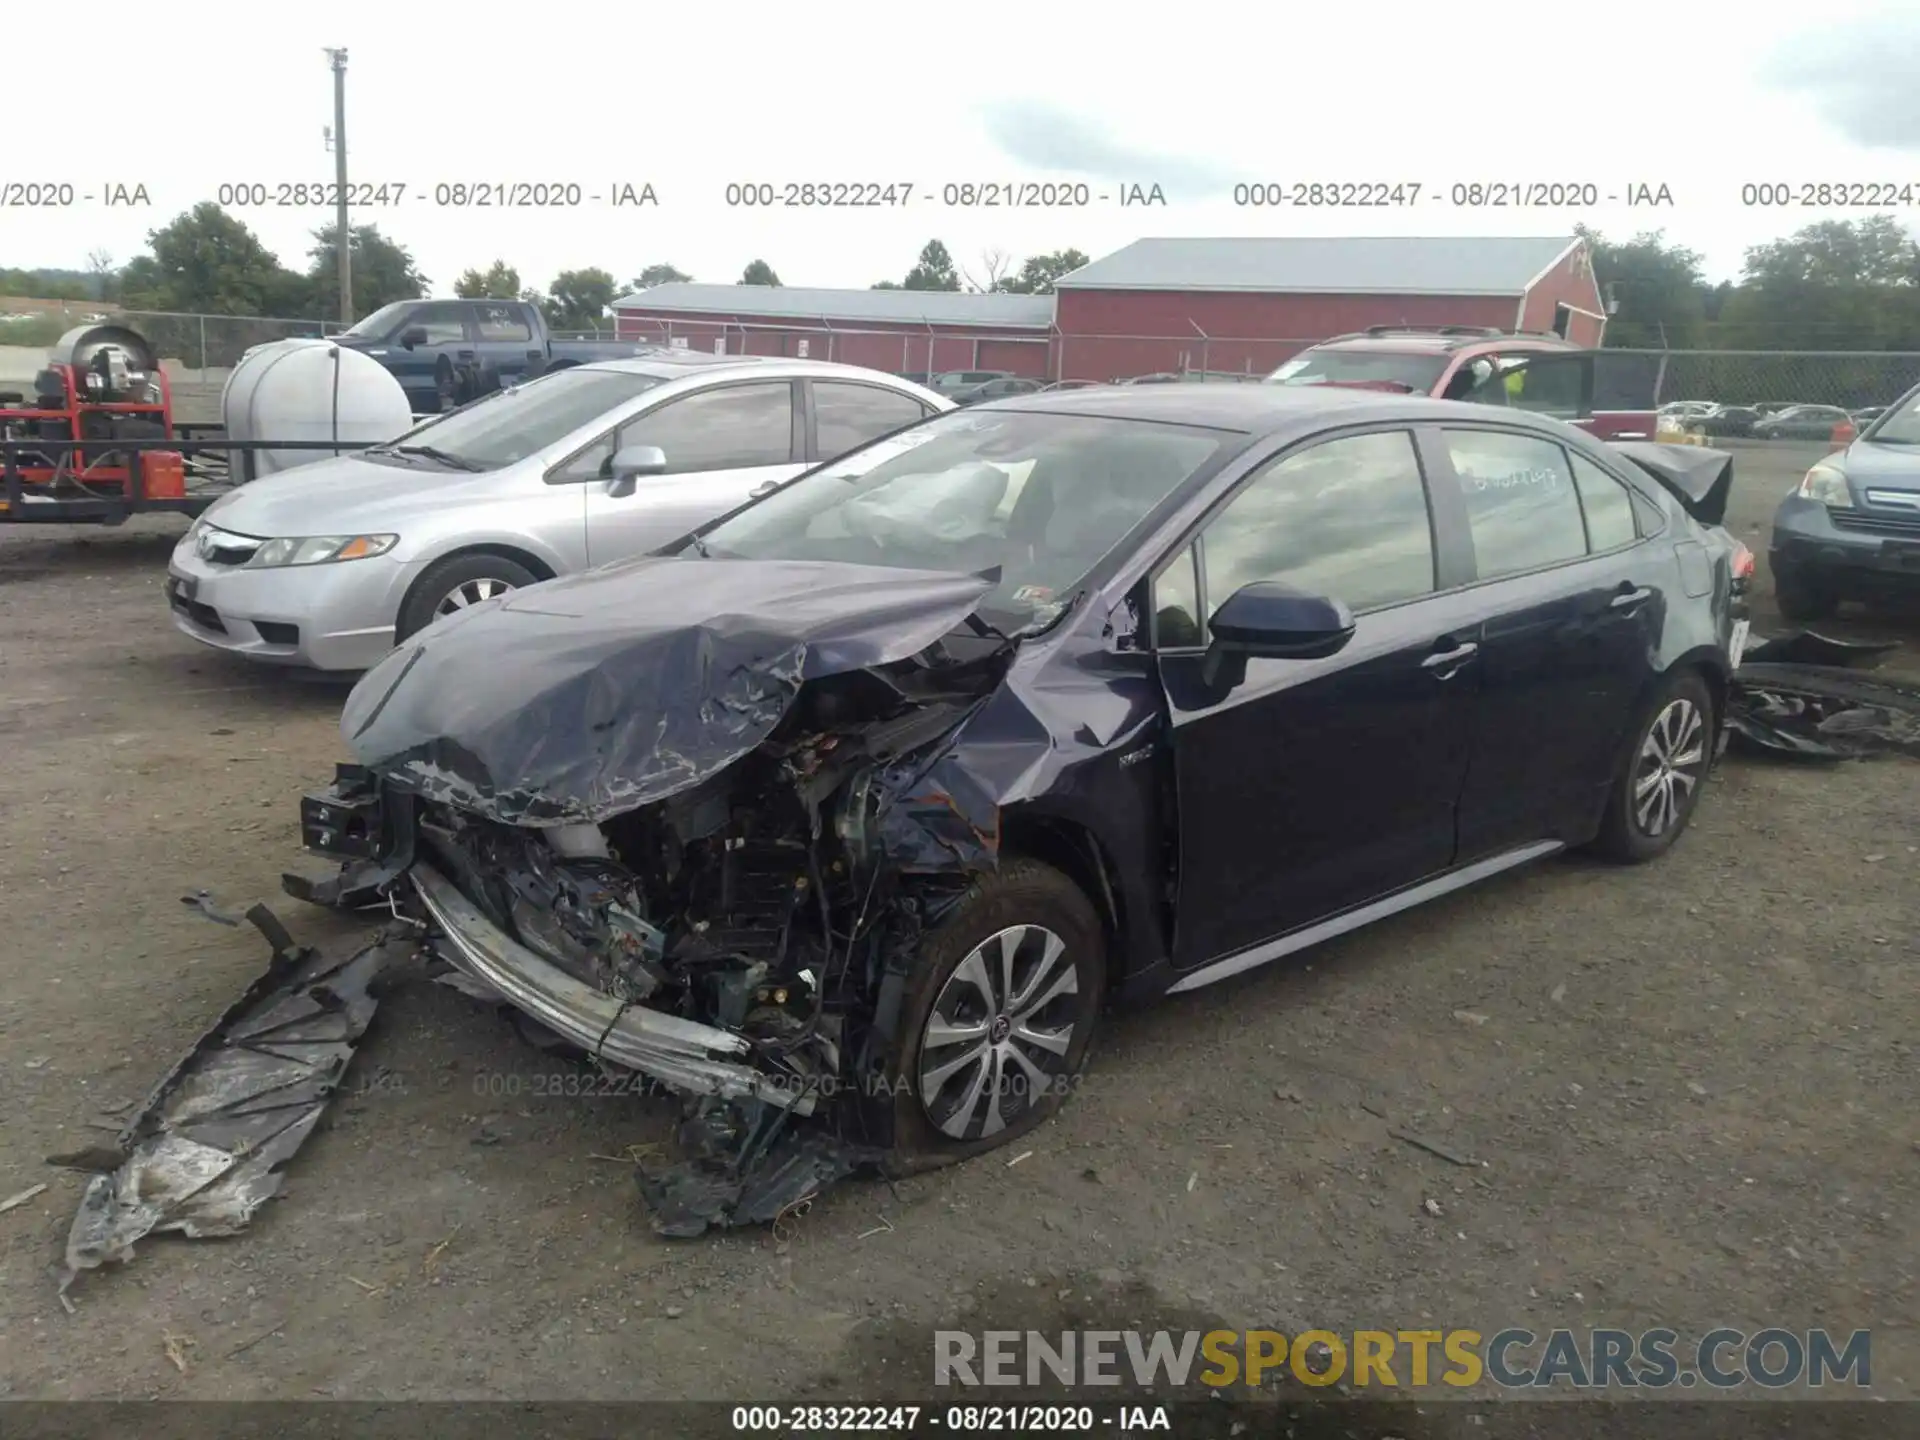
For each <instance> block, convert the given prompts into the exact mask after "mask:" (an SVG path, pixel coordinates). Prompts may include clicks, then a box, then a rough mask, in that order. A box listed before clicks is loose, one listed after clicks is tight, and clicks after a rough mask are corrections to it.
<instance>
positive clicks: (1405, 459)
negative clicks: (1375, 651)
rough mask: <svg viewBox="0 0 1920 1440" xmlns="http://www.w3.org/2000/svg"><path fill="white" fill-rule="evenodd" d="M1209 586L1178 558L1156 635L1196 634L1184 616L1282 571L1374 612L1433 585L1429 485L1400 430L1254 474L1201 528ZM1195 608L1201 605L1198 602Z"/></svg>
mask: <svg viewBox="0 0 1920 1440" xmlns="http://www.w3.org/2000/svg"><path fill="white" fill-rule="evenodd" d="M1200 553H1201V564H1202V565H1203V566H1204V575H1205V594H1204V596H1194V595H1193V594H1192V593H1191V588H1192V586H1193V583H1194V582H1193V581H1192V580H1190V579H1189V578H1188V577H1189V576H1190V575H1191V571H1190V570H1188V569H1186V568H1185V567H1184V564H1183V562H1180V561H1176V562H1175V563H1174V564H1173V565H1172V566H1171V567H1170V568H1169V569H1168V570H1166V571H1165V572H1164V573H1163V574H1162V575H1161V576H1160V577H1159V578H1158V579H1157V580H1156V582H1155V589H1154V599H1153V605H1154V613H1155V618H1156V622H1157V624H1158V627H1159V634H1160V637H1161V638H1160V643H1162V644H1167V645H1177V644H1180V643H1183V642H1182V641H1181V640H1179V639H1176V638H1173V637H1175V636H1179V635H1185V634H1188V633H1192V636H1193V638H1192V639H1191V640H1189V641H1186V642H1184V643H1191V644H1204V643H1205V642H1206V636H1205V633H1204V630H1205V627H1203V626H1196V627H1192V630H1191V631H1189V628H1188V625H1187V623H1186V622H1185V621H1184V620H1183V619H1182V616H1183V614H1198V613H1200V609H1204V611H1205V613H1206V614H1208V615H1211V614H1212V613H1213V612H1214V611H1215V610H1218V609H1219V608H1220V606H1221V605H1222V604H1223V603H1224V602H1225V601H1226V599H1227V597H1228V596H1230V595H1232V594H1233V592H1234V591H1236V590H1238V589H1240V587H1241V586H1243V585H1250V584H1252V583H1254V582H1255V581H1258V580H1279V581H1282V582H1284V583H1286V584H1288V585H1292V586H1294V587H1295V588H1297V589H1300V590H1305V591H1307V592H1308V593H1309V594H1314V595H1327V596H1332V597H1333V598H1335V599H1338V600H1343V601H1345V602H1346V603H1347V605H1348V606H1349V607H1350V608H1351V609H1353V610H1356V611H1357V610H1367V609H1377V608H1378V607H1380V606H1382V605H1393V604H1397V603H1399V602H1400V601H1403V600H1411V599H1413V598H1415V597H1416V596H1420V595H1427V594H1431V593H1432V591H1433V587H1434V569H1433V528H1432V523H1431V521H1430V520H1429V518H1428V514H1427V490H1426V482H1425V481H1424V480H1423V478H1422V477H1421V473H1420V462H1419V458H1418V456H1417V455H1416V453H1415V451H1414V448H1413V437H1412V436H1411V435H1409V434H1408V433H1407V432H1406V431H1404V430H1393V431H1387V432H1385V433H1382V434H1376V435H1350V436H1346V437H1344V438H1342V439H1339V440H1328V441H1325V442H1324V443H1322V444H1319V445H1314V446H1311V447H1309V448H1308V449H1305V450H1300V451H1296V452H1294V453H1293V454H1291V455H1287V456H1284V457H1282V458H1280V459H1278V460H1275V461H1272V462H1271V463H1269V464H1268V465H1266V466H1264V467H1262V468H1261V469H1260V470H1258V471H1256V472H1255V473H1254V475H1253V476H1252V477H1251V478H1250V479H1249V480H1248V481H1247V482H1246V484H1245V485H1244V486H1242V488H1241V489H1240V491H1239V493H1238V494H1236V495H1235V496H1234V497H1233V499H1232V500H1230V501H1229V502H1228V503H1227V507H1226V509H1224V510H1222V511H1221V512H1220V513H1219V514H1218V515H1217V516H1215V517H1214V518H1213V520H1211V521H1210V522H1209V523H1208V525H1207V527H1206V529H1205V530H1204V531H1202V532H1201V537H1200ZM1196 606H1198V607H1199V609H1196V608H1195V607H1196Z"/></svg>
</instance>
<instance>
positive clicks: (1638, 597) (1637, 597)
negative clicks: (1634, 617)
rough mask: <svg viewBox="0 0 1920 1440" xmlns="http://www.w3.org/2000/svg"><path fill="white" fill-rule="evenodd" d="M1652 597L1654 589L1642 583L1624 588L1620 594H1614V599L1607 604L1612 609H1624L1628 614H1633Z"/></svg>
mask: <svg viewBox="0 0 1920 1440" xmlns="http://www.w3.org/2000/svg"><path fill="white" fill-rule="evenodd" d="M1652 598H1653V591H1651V590H1649V589H1648V588H1647V587H1646V586H1644V585H1640V586H1636V587H1634V588H1631V589H1625V590H1622V591H1621V592H1620V593H1619V594H1618V595H1616V596H1614V597H1613V599H1611V600H1609V601H1608V602H1607V604H1608V606H1609V607H1611V608H1612V609H1615V610H1624V611H1626V612H1627V613H1628V614H1632V613H1633V612H1634V611H1635V610H1638V609H1639V608H1640V607H1641V606H1642V605H1644V604H1646V603H1647V601H1649V600H1651V599H1652Z"/></svg>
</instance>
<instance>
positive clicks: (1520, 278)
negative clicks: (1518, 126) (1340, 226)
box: [1054, 236, 1606, 380]
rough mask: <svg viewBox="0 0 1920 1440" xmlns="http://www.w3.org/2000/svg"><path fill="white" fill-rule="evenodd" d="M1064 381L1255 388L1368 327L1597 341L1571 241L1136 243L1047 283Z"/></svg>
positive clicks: (1589, 269)
mask: <svg viewBox="0 0 1920 1440" xmlns="http://www.w3.org/2000/svg"><path fill="white" fill-rule="evenodd" d="M1054 288H1055V289H1056V290H1057V291H1058V292H1059V293H1058V301H1057V305H1056V307H1055V311H1054V324H1055V327H1056V330H1057V332H1058V335H1059V340H1058V342H1057V348H1058V353H1057V354H1056V355H1055V356H1054V362H1055V367H1056V374H1057V375H1058V376H1059V378H1061V379H1073V380H1113V379H1117V378H1120V377H1122V376H1130V375H1141V374H1150V373H1154V372H1160V371H1198V370H1210V371H1215V372H1233V373H1251V374H1266V373H1267V372H1269V371H1271V370H1273V369H1274V368H1276V367H1277V366H1278V365H1279V364H1280V362H1281V361H1283V360H1285V359H1286V358H1287V357H1288V356H1289V355H1291V354H1293V353H1294V352H1295V351H1297V350H1300V349H1302V348H1304V347H1305V346H1306V345H1309V344H1311V343H1313V342H1314V341H1316V340H1324V339H1326V338H1327V337H1329V336H1331V335H1339V334H1342V333H1346V332H1349V331H1354V330H1364V329H1365V328H1366V327H1367V326H1369V325H1487V326H1495V327H1498V328H1500V329H1503V330H1538V331H1553V332H1555V333H1558V334H1561V335H1564V336H1566V337H1567V338H1568V339H1570V340H1572V341H1574V342H1576V343H1578V344H1582V345H1597V344H1599V343H1600V334H1601V331H1602V330H1603V329H1604V328H1605V327H1606V314H1605V307H1604V305H1603V303H1602V300H1601V295H1600V288H1599V286H1598V284H1597V283H1596V282H1595V280H1594V278H1593V266H1592V263H1591V260H1590V257H1589V256H1588V254H1587V248H1586V245H1585V243H1584V242H1583V241H1581V240H1578V239H1576V238H1572V237H1566V236H1560V237H1552V236H1549V237H1544V238H1543V237H1531V238H1489V237H1482V236H1449V237H1446V238H1437V237H1415V236H1405V237H1402V236H1393V237H1385V236H1382V237H1369V238H1339V237H1319V236H1315V237H1293V238H1286V239H1234V240H1210V239H1209V240H1136V241H1134V243H1133V244H1131V245H1129V246H1127V247H1126V248H1125V249H1124V250H1119V251H1116V252H1115V253H1113V254H1112V255H1109V256H1107V257H1106V258H1105V259H1102V260H1096V261H1094V262H1093V263H1092V264H1091V265H1085V266H1082V267H1081V268H1080V269H1078V270H1075V271H1073V272H1071V273H1070V274H1067V275H1064V276H1062V277H1061V278H1060V279H1059V280H1058V281H1056V282H1055V287H1054Z"/></svg>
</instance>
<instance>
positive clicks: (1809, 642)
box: [1746, 630, 1900, 670]
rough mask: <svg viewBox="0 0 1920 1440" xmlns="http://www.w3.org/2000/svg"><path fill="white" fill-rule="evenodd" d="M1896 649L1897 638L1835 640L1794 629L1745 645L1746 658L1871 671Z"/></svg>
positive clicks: (1766, 662)
mask: <svg viewBox="0 0 1920 1440" xmlns="http://www.w3.org/2000/svg"><path fill="white" fill-rule="evenodd" d="M1899 648H1900V642H1899V641H1898V640H1836V639H1834V638H1833V637H1832V636H1830V635H1817V634H1815V633H1814V632H1813V631H1811V630H1794V631H1792V632H1790V633H1788V634H1786V635H1776V636H1774V637H1773V638H1772V639H1770V640H1762V641H1761V642H1760V643H1759V644H1757V645H1750V646H1748V647H1747V654H1746V659H1747V660H1748V661H1749V662H1752V661H1759V662H1762V663H1765V664H1768V665H1832V666H1844V667H1846V668H1848V669H1862V670H1871V669H1872V668H1873V667H1874V666H1876V665H1878V664H1879V663H1880V662H1881V661H1882V660H1884V659H1886V658H1887V656H1889V655H1891V654H1893V652H1894V651H1896V650H1898V649H1899Z"/></svg>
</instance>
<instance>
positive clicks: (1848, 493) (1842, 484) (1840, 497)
mask: <svg viewBox="0 0 1920 1440" xmlns="http://www.w3.org/2000/svg"><path fill="white" fill-rule="evenodd" d="M1798 493H1799V495H1800V498H1801V499H1802V500H1817V501H1819V503H1820V504H1822V505H1828V506H1831V507H1833V508H1834V509H1836V510H1851V509H1852V508H1853V491H1852V490H1851V489H1850V488H1849V487H1848V485H1847V477H1846V474H1845V472H1844V471H1841V470H1839V469H1836V468H1835V467H1834V466H1832V465H1825V464H1821V465H1816V466H1814V467H1813V468H1812V469H1811V470H1809V471H1807V475H1806V478H1805V479H1804V480H1802V481H1801V482H1800V484H1799V487H1798Z"/></svg>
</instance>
